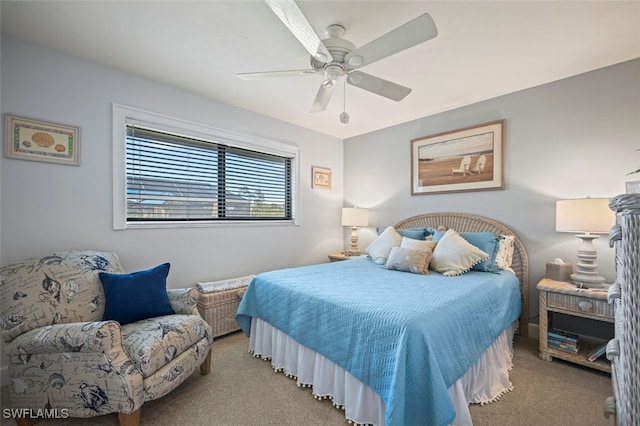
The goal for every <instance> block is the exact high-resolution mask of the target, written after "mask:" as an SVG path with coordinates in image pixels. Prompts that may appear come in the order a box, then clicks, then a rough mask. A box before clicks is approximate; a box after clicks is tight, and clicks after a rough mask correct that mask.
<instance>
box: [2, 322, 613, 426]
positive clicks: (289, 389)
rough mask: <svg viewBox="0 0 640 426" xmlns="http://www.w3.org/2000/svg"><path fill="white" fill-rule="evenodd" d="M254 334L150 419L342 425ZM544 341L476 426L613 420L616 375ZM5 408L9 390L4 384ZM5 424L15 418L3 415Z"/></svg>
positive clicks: (236, 340)
mask: <svg viewBox="0 0 640 426" xmlns="http://www.w3.org/2000/svg"><path fill="white" fill-rule="evenodd" d="M247 342H248V339H247V337H246V336H245V335H244V334H242V333H234V334H231V335H229V336H226V337H222V338H219V339H217V340H216V342H215V343H214V350H213V364H212V369H211V373H210V374H209V375H208V376H201V375H200V373H199V371H197V372H195V373H194V374H193V375H192V376H191V377H190V378H189V379H187V381H186V382H185V383H183V384H182V385H181V386H180V387H179V388H178V389H176V390H174V391H173V392H172V393H170V394H169V395H167V396H165V397H163V398H160V399H159V400H156V401H151V402H149V403H147V404H145V405H144V406H143V407H142V421H141V423H142V425H153V426H175V425H181V424H183V425H185V426H186V425H189V426H194V425H229V426H232V425H300V424H306V425H324V426H330V425H339V426H345V425H347V422H346V420H345V418H344V412H343V411H340V410H337V409H336V408H334V407H333V406H332V405H331V402H329V401H328V400H323V401H318V400H316V399H314V398H313V397H312V395H311V390H310V389H309V388H299V387H297V386H296V384H295V381H293V380H292V379H290V378H287V377H285V376H284V375H283V374H282V373H275V372H274V371H273V369H272V368H271V366H270V365H269V363H267V362H264V361H261V360H260V359H257V358H254V357H252V356H251V355H250V354H249V353H248V352H247ZM537 355H538V348H537V341H536V340H533V339H528V338H520V337H518V336H516V340H515V359H514V363H515V366H514V368H513V371H512V372H511V381H512V382H513V386H514V390H513V392H510V393H508V394H506V395H504V396H503V397H502V399H501V400H500V401H498V402H496V403H494V404H489V405H485V406H476V405H474V406H472V407H471V416H472V418H473V421H474V425H475V426H496V425H505V426H511V425H513V426H518V425H522V426H525V425H531V426H533V425H536V426H541V425H542V426H546V425H549V426H551V425H562V426H572V425H575V426H589V425H594V426H598V425H613V424H614V421H613V419H606V418H605V417H604V415H603V406H604V399H605V398H606V397H607V396H609V395H611V379H610V377H609V375H607V374H605V373H601V372H598V371H595V370H590V369H587V368H583V367H580V366H575V365H573V364H569V363H565V362H562V361H553V362H545V361H542V360H540V359H539V358H538V356H537ZM1 401H2V407H3V408H4V407H8V389H7V386H5V387H3V388H2V395H1ZM0 424H2V425H5V424H6V425H9V424H14V423H13V420H7V419H4V418H3V419H2V421H1V422H0ZM37 424H38V425H42V426H48V425H52V426H63V425H69V426H80V425H82V426H84V425H98V426H100V425H117V424H118V418H117V415H115V414H110V415H106V416H102V417H97V418H94V419H56V420H41V421H39V422H38V423H37Z"/></svg>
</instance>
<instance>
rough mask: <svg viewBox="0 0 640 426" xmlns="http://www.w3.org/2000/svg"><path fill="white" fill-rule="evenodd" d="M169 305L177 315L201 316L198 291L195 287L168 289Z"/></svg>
mask: <svg viewBox="0 0 640 426" xmlns="http://www.w3.org/2000/svg"><path fill="white" fill-rule="evenodd" d="M167 295H168V296H169V303H170V304H171V308H173V311H174V312H175V313H176V314H187V315H199V313H198V297H199V294H198V290H196V288H195V287H189V288H170V289H167Z"/></svg>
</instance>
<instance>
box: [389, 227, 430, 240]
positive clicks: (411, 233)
mask: <svg viewBox="0 0 640 426" xmlns="http://www.w3.org/2000/svg"><path fill="white" fill-rule="evenodd" d="M396 231H398V233H399V234H400V235H402V236H403V237H407V238H411V239H412V240H422V241H424V240H426V239H427V237H428V236H429V235H431V232H430V231H429V229H427V228H407V229H396Z"/></svg>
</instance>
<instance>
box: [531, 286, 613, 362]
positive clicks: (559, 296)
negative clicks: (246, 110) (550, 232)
mask: <svg viewBox="0 0 640 426" xmlns="http://www.w3.org/2000/svg"><path fill="white" fill-rule="evenodd" d="M537 289H538V291H539V292H540V334H539V338H540V343H539V351H540V358H541V359H543V360H545V361H552V360H553V358H558V359H563V360H565V361H569V362H573V363H575V364H580V365H583V366H585V367H591V368H595V369H597V370H601V371H605V372H608V373H610V372H611V365H610V364H609V363H608V362H607V361H606V360H605V357H604V356H602V357H600V359H597V360H595V361H594V362H590V361H588V360H587V354H588V353H589V351H590V350H592V349H593V348H594V347H595V345H593V344H589V343H587V342H583V341H582V340H581V341H580V350H579V351H578V353H577V354H573V353H570V352H565V351H561V350H559V349H555V348H551V347H549V345H548V344H547V332H548V330H549V326H550V322H553V313H554V312H558V313H562V314H565V315H571V316H575V317H581V318H590V319H592V320H596V321H605V322H610V323H613V322H615V319H614V313H613V305H609V303H608V302H607V290H606V289H604V288H603V289H602V291H599V290H598V291H594V290H593V289H591V290H587V289H579V288H576V287H575V286H574V285H573V284H570V283H563V282H559V281H553V280H549V279H546V278H545V279H542V280H541V281H540V282H539V283H538V285H537Z"/></svg>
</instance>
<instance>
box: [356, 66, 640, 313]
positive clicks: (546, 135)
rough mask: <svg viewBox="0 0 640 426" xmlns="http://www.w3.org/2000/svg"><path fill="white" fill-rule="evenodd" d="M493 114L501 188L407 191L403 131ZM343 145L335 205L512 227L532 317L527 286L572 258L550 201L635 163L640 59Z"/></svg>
mask: <svg viewBox="0 0 640 426" xmlns="http://www.w3.org/2000/svg"><path fill="white" fill-rule="evenodd" d="M425 102H428V98H427V99H425ZM499 119H505V120H506V122H505V129H506V132H505V133H506V142H505V151H504V152H505V158H504V167H505V168H504V170H505V173H504V174H505V181H506V188H505V189H504V190H494V191H476V192H465V193H449V194H431V195H419V196H412V195H411V187H410V174H411V171H410V168H411V163H410V156H411V154H410V140H411V139H414V138H419V137H424V136H428V135H433V134H438V133H442V132H446V131H451V130H455V129H460V128H464V127H468V126H472V125H476V124H481V123H486V122H490V121H494V120H499ZM344 147H345V148H344V169H345V204H355V205H357V206H359V207H369V208H371V209H372V210H371V215H372V219H371V221H372V222H373V223H372V226H373V227H378V226H382V227H383V226H388V225H392V224H394V223H395V222H397V221H399V220H400V219H403V218H406V217H409V216H413V215H416V214H420V213H425V212H438V211H443V212H444V211H454V212H467V213H475V214H480V215H483V216H488V217H491V218H494V219H497V220H499V221H502V222H503V223H505V224H506V225H508V226H509V227H510V228H511V229H512V230H513V231H515V232H516V233H517V234H518V235H519V236H520V238H521V239H522V241H523V243H524V245H525V246H526V248H527V251H528V254H529V263H530V291H529V296H530V309H529V316H530V318H532V320H533V321H534V322H537V319H536V317H537V315H538V293H537V290H536V289H535V285H536V283H537V282H538V280H540V279H541V278H543V277H544V274H545V267H546V263H547V262H549V261H551V260H553V259H554V258H556V257H561V258H563V259H564V260H565V261H568V262H571V263H573V264H574V265H575V263H576V261H577V257H576V255H577V251H578V246H579V244H580V240H578V239H576V238H575V237H574V236H572V234H565V233H558V232H555V201H556V200H558V199H564V198H580V197H586V196H591V197H612V196H615V195H617V194H620V193H623V192H624V190H625V188H624V182H625V180H633V178H632V177H628V176H627V175H626V174H627V173H628V172H630V171H633V170H636V169H637V168H638V166H640V153H639V152H636V150H637V149H638V148H640V60H634V61H630V62H626V63H623V64H619V65H616V66H612V67H608V68H604V69H601V70H597V71H594V72H590V73H586V74H582V75H578V76H575V77H572V78H568V79H565V80H561V81H557V82H554V83H550V84H546V85H543V86H539V87H535V88H532V89H528V90H523V91H520V92H517V93H513V94H509V95H505V96H501V97H498V98H495V99H491V100H488V101H485V102H480V103H477V104H474V105H470V106H468V107H464V108H460V109H456V110H453V111H449V112H446V113H442V114H438V115H434V116H430V117H425V118H422V119H418V120H415V121H411V122H408V123H404V124H401V125H398V126H394V127H390V128H387V129H383V130H380V131H377V132H373V133H370V134H366V135H362V136H359V137H354V138H350V139H347V140H345V144H344ZM636 179H637V180H640V175H639V176H637V178H636ZM373 227H371V228H369V229H363V230H362V231H361V232H360V239H361V241H362V245H363V246H364V245H366V244H367V242H371V241H372V240H373V238H374V237H375V229H374V228H373ZM595 245H596V249H597V250H598V265H599V267H600V268H599V270H600V272H601V274H602V275H603V276H604V277H605V278H607V279H608V281H609V282H611V281H612V280H613V278H614V271H613V268H614V266H613V265H614V263H613V251H612V250H611V249H610V248H609V247H608V244H607V238H606V237H603V238H600V239H598V240H596V241H595Z"/></svg>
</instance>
